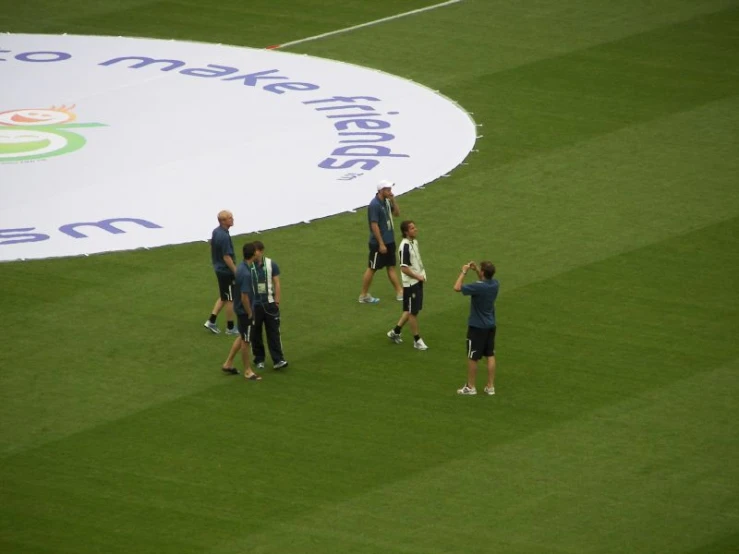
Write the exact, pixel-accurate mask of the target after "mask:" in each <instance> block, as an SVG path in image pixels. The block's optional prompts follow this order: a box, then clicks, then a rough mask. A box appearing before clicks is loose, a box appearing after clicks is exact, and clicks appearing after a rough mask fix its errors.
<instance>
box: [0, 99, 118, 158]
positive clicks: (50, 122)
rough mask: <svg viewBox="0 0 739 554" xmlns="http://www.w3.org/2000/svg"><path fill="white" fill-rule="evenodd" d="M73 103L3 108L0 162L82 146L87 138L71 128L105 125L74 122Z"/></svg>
mask: <svg viewBox="0 0 739 554" xmlns="http://www.w3.org/2000/svg"><path fill="white" fill-rule="evenodd" d="M73 108H74V106H73V105H72V106H69V107H67V106H60V107H58V108H57V107H54V106H52V107H51V108H42V109H39V108H31V109H23V110H11V111H7V112H0V163H3V162H20V161H26V160H39V159H43V158H50V157H52V156H61V155H62V154H69V153H70V152H74V151H75V150H79V149H80V148H82V147H83V146H84V145H85V144H86V143H87V140H86V139H85V137H83V136H82V135H80V134H78V133H75V132H72V131H70V130H69V129H74V128H81V127H102V126H104V125H103V124H102V123H74V121H75V120H76V119H77V116H76V115H75V114H74V113H73V112H72V109H73Z"/></svg>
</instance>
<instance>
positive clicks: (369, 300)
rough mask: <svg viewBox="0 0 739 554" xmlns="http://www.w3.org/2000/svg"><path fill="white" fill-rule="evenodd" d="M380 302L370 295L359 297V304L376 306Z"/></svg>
mask: <svg viewBox="0 0 739 554" xmlns="http://www.w3.org/2000/svg"><path fill="white" fill-rule="evenodd" d="M379 301H380V299H379V298H375V297H374V296H372V295H371V294H368V295H367V296H360V297H359V303H360V304H377V303H378V302H379Z"/></svg>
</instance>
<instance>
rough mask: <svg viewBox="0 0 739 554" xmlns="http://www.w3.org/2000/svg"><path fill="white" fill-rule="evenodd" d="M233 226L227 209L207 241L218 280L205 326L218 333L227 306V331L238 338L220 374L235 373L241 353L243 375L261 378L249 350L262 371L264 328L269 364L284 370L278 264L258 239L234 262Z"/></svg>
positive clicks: (285, 363) (231, 217) (219, 217)
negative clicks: (214, 300)
mask: <svg viewBox="0 0 739 554" xmlns="http://www.w3.org/2000/svg"><path fill="white" fill-rule="evenodd" d="M233 224H234V218H233V214H232V213H231V212H229V211H227V210H223V211H221V212H219V213H218V227H216V228H215V229H214V230H213V235H212V236H211V240H210V254H211V262H212V264H213V269H214V270H215V273H216V279H217V281H218V299H217V300H216V303H215V305H214V306H213V310H212V312H211V314H210V317H209V318H208V320H207V321H206V322H205V323H204V324H203V325H204V326H205V328H206V329H209V330H210V331H211V332H212V333H215V334H218V333H220V332H221V330H220V329H219V328H218V325H216V319H217V317H218V314H219V313H220V312H221V310H222V309H223V308H225V310H226V319H227V321H226V334H227V335H236V338H235V339H234V342H233V344H232V345H231V349H230V351H229V353H228V357H227V358H226V361H225V362H224V363H223V366H222V367H221V369H222V371H223V372H224V373H228V374H232V375H236V374H238V373H239V371H238V370H237V369H236V368H235V367H234V365H233V364H234V359H235V358H236V356H237V355H238V354H239V352H241V358H242V360H243V363H244V377H245V378H246V379H248V380H250V381H260V380H261V379H262V377H261V376H260V375H259V374H257V373H255V372H254V370H253V369H252V366H251V354H253V356H254V365H255V366H256V367H257V369H263V368H264V363H265V359H266V353H265V348H264V338H263V333H262V331H263V330H264V331H265V332H266V335H267V347H268V348H269V353H270V356H271V358H272V367H273V368H274V369H283V368H285V367H287V366H288V363H287V360H285V356H284V355H283V352H282V338H281V336H280V297H281V288H280V267H279V266H278V265H277V263H276V262H275V261H274V260H271V259H270V258H268V257H266V256H265V255H264V244H263V243H262V242H261V241H254V242H249V243H246V244H244V246H243V249H242V256H243V261H242V262H241V263H240V264H239V265H238V266H236V263H235V261H234V247H233V241H232V240H231V234H230V233H229V229H230V228H231V227H233ZM234 316H235V318H236V322H235V323H236V324H235V325H234Z"/></svg>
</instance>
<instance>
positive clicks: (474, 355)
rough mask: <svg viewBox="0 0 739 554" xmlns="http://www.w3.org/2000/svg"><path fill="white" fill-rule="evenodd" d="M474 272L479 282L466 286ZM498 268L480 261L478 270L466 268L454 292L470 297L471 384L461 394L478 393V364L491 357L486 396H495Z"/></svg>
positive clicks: (465, 386) (470, 265)
mask: <svg viewBox="0 0 739 554" xmlns="http://www.w3.org/2000/svg"><path fill="white" fill-rule="evenodd" d="M470 269H472V270H473V271H474V272H475V273H476V274H477V277H478V280H477V281H476V282H474V283H472V284H469V285H463V284H462V283H463V281H464V277H465V275H467V272H468V271H469V270H470ZM494 275H495V266H494V265H493V264H492V262H480V268H479V269H478V267H477V265H476V264H475V262H470V263H467V264H465V265H463V266H462V271H461V272H460V274H459V276H458V277H457V281H456V283H454V290H455V291H457V292H461V293H462V294H463V295H465V296H469V297H470V316H469V319H468V321H467V325H468V326H467V382H466V383H465V385H464V386H463V387H462V388H461V389H458V390H457V394H461V395H464V396H472V395H475V394H477V389H476V388H475V381H476V377H477V363H478V362H479V361H480V359H481V358H482V357H483V356H485V357H487V366H488V382H487V385H485V389H484V390H485V394H488V395H491V396H492V395H494V394H495V330H496V322H495V300H496V299H497V298H498V289H499V288H500V283H499V282H498V280H497V279H494V278H493V276H494Z"/></svg>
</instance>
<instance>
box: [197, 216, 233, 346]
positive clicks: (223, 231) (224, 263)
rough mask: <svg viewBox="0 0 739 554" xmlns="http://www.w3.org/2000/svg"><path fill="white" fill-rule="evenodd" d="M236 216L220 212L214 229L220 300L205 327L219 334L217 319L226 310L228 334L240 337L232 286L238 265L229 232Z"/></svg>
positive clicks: (212, 248)
mask: <svg viewBox="0 0 739 554" xmlns="http://www.w3.org/2000/svg"><path fill="white" fill-rule="evenodd" d="M233 224H234V216H233V214H232V213H231V212H229V211H228V210H221V211H220V212H218V227H216V228H215V229H213V234H212V236H211V239H210V259H211V263H212V264H213V270H214V271H215V273H216V279H217V281H218V299H217V300H216V303H215V305H214V306H213V310H212V311H211V313H210V317H209V318H208V320H207V321H206V322H205V323H203V326H204V327H205V328H206V329H208V330H210V332H211V333H214V334H216V335H217V334H218V333H220V332H221V330H220V329H219V328H218V325H216V318H217V317H218V314H219V313H220V312H221V310H222V309H223V308H224V307H225V308H226V325H227V329H226V334H227V335H238V334H239V332H238V330H237V329H236V328H235V327H234V310H233V296H232V293H231V286H232V285H233V283H234V277H235V275H236V264H235V263H234V244H233V241H232V240H231V234H230V233H229V232H228V230H229V229H230V228H231V227H233Z"/></svg>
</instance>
